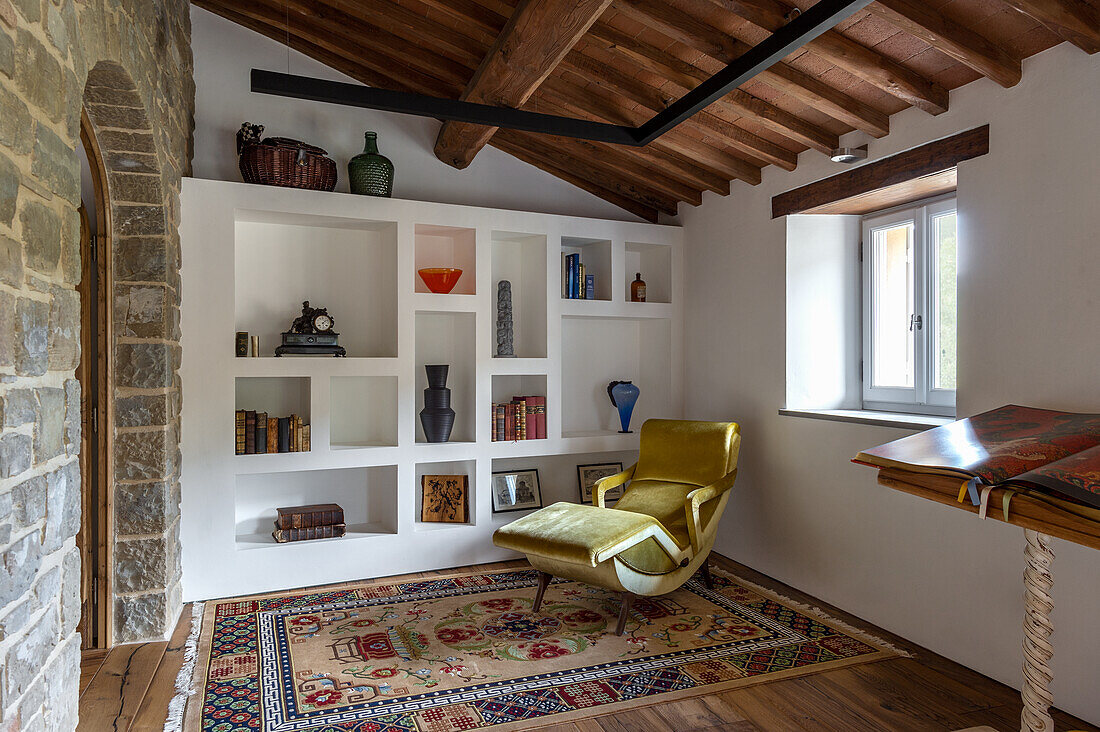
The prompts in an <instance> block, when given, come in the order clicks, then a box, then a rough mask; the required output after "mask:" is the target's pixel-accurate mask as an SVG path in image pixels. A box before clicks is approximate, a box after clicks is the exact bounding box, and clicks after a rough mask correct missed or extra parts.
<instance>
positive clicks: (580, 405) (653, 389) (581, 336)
mask: <svg viewBox="0 0 1100 732" xmlns="http://www.w3.org/2000/svg"><path fill="white" fill-rule="evenodd" d="M561 330H562V335H561V340H562V390H561V391H562V402H563V403H562V405H561V414H562V437H566V438H568V437H592V436H597V435H609V434H616V433H617V432H618V431H619V427H620V425H619V413H618V410H616V409H615V407H614V406H612V404H611V400H610V399H609V398H608V396H607V385H608V384H609V383H610V382H612V381H632V382H634V385H635V386H637V387H638V389H639V390H640V391H641V394H640V395H639V397H638V403H637V404H636V405H635V407H634V413H633V415H632V417H631V420H630V429H631V430H632V431H634V432H637V431H638V430H639V429H641V426H642V423H643V422H644V421H645V420H646V419H649V418H650V417H676V416H678V414H677V413H676V412H675V411H674V409H673V405H672V355H671V354H672V325H671V321H669V320H666V319H662V318H593V317H565V318H562V325H561ZM594 353H598V354H599V358H593V357H592V354H594Z"/></svg>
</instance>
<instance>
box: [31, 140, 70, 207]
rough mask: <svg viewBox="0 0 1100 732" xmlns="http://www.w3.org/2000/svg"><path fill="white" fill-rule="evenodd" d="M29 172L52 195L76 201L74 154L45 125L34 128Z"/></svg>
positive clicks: (66, 144) (68, 146)
mask: <svg viewBox="0 0 1100 732" xmlns="http://www.w3.org/2000/svg"><path fill="white" fill-rule="evenodd" d="M35 129H36V133H35V140H34V158H33V161H32V163H31V172H32V173H34V175H35V176H36V177H37V178H38V179H39V180H40V181H42V182H43V183H44V184H45V185H46V186H47V187H48V188H49V189H50V191H52V192H53V193H56V194H57V195H59V196H61V197H62V198H64V199H65V200H66V201H71V202H73V203H74V204H76V203H79V202H80V167H79V164H78V162H77V157H76V151H75V150H74V149H73V148H72V147H71V146H70V145H69V144H68V143H66V142H65V141H64V140H62V139H61V138H60V137H58V136H57V135H56V134H55V133H54V131H53V130H51V129H50V128H49V127H47V126H46V125H41V124H40V125H37V126H36V127H35Z"/></svg>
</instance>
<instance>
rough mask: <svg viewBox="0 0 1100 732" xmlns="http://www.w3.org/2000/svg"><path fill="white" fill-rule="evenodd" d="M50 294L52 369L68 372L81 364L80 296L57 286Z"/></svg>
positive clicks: (74, 291)
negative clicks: (51, 296)
mask: <svg viewBox="0 0 1100 732" xmlns="http://www.w3.org/2000/svg"><path fill="white" fill-rule="evenodd" d="M50 293H51V294H52V295H53V298H52V299H51V300H50V335H49V348H50V368H51V369H54V370H55V371H68V370H69V369H74V368H76V366H77V364H79V363H80V295H79V293H77V292H76V290H66V289H62V288H60V287H56V286H55V287H52V288H50Z"/></svg>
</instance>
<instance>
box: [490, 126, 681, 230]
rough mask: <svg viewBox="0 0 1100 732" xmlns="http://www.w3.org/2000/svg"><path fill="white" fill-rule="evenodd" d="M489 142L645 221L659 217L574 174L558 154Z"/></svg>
mask: <svg viewBox="0 0 1100 732" xmlns="http://www.w3.org/2000/svg"><path fill="white" fill-rule="evenodd" d="M489 144H491V145H492V146H493V147H495V148H498V149H500V150H503V151H504V152H506V153H508V154H509V155H511V156H512V157H515V158H518V159H520V160H522V161H523V162H525V163H528V164H530V165H534V166H535V167H536V168H539V169H540V170H544V171H546V172H547V173H550V174H551V175H553V176H555V177H557V178H561V179H562V180H564V181H565V182H567V183H572V184H573V185H575V186H576V187H577V188H580V189H582V190H585V191H588V192H589V193H591V194H593V195H595V196H598V197H599V198H602V199H604V200H605V201H608V202H610V203H613V204H615V205H616V206H618V207H619V208H622V209H625V210H627V211H629V212H630V213H632V214H634V215H635V216H638V217H639V218H642V219H645V220H646V221H649V222H651V223H657V220H658V218H659V216H658V211H657V209H655V208H651V207H649V206H646V205H645V204H644V203H641V202H639V201H637V200H635V199H633V198H629V197H626V196H622V195H620V194H618V193H616V192H615V191H612V190H609V189H607V188H605V187H604V186H602V185H599V184H597V183H593V182H592V181H590V180H587V179H586V178H581V177H580V176H578V175H576V174H574V173H573V172H572V171H570V170H568V169H567V168H565V167H564V166H563V165H562V160H561V157H560V156H554V157H549V158H547V157H542V156H539V155H536V154H534V153H532V152H531V151H530V150H527V149H526V148H525V147H524V146H522V145H517V144H515V143H513V142H511V141H509V140H505V139H493V140H491V141H490V143H489Z"/></svg>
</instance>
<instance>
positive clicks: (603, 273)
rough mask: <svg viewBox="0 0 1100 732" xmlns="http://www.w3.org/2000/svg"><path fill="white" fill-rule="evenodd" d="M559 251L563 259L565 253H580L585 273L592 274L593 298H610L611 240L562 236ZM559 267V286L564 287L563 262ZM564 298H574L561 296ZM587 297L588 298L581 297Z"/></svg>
mask: <svg viewBox="0 0 1100 732" xmlns="http://www.w3.org/2000/svg"><path fill="white" fill-rule="evenodd" d="M561 253H562V257H563V260H564V257H565V255H567V254H579V255H581V264H583V265H584V269H585V274H586V275H594V276H595V278H596V280H595V285H596V297H595V298H593V299H595V300H610V299H611V242H610V241H608V240H607V239H586V238H582V237H577V236H563V237H562V238H561ZM559 267H560V268H561V277H562V283H561V288H562V289H563V290H564V288H565V263H564V261H563V262H562V263H561V264H560V265H559ZM562 299H564V300H570V299H576V298H562ZM582 299H588V298H582Z"/></svg>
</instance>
